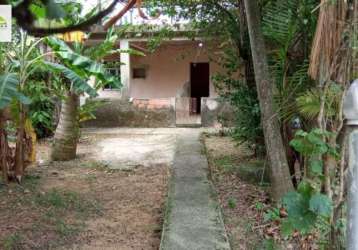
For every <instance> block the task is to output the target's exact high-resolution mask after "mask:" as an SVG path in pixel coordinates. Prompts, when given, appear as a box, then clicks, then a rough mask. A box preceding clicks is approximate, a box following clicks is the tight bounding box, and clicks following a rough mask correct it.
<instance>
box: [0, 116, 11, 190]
mask: <svg viewBox="0 0 358 250" xmlns="http://www.w3.org/2000/svg"><path fill="white" fill-rule="evenodd" d="M4 116H5V115H4V111H3V110H0V164H1V165H0V166H1V167H0V169H1V171H2V179H3V182H4V183H5V184H7V183H8V181H9V176H8V171H9V169H8V162H7V156H8V152H7V150H8V143H7V136H6V131H5V121H6V120H5V117H4Z"/></svg>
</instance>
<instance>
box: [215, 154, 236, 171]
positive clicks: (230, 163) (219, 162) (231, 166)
mask: <svg viewBox="0 0 358 250" xmlns="http://www.w3.org/2000/svg"><path fill="white" fill-rule="evenodd" d="M214 164H215V166H216V167H217V168H218V170H220V171H223V172H225V173H228V172H233V171H234V170H235V169H236V166H235V160H234V159H233V157H232V156H223V157H220V158H216V159H214Z"/></svg>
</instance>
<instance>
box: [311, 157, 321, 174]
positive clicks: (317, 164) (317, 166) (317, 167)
mask: <svg viewBox="0 0 358 250" xmlns="http://www.w3.org/2000/svg"><path fill="white" fill-rule="evenodd" d="M309 163H310V165H309V166H310V169H311V171H312V172H313V173H314V174H317V175H320V174H322V172H323V162H322V161H321V160H311V161H310V162H309Z"/></svg>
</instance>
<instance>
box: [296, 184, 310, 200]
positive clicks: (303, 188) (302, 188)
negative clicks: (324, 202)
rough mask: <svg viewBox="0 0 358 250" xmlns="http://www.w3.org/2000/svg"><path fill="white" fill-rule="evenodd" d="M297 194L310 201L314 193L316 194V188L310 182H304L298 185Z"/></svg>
mask: <svg viewBox="0 0 358 250" xmlns="http://www.w3.org/2000/svg"><path fill="white" fill-rule="evenodd" d="M297 192H299V193H300V194H301V195H302V196H303V198H304V199H305V200H309V199H310V197H311V195H312V193H313V192H314V188H313V187H312V185H311V184H310V183H309V182H308V181H305V180H303V181H301V183H300V184H299V185H298V187H297Z"/></svg>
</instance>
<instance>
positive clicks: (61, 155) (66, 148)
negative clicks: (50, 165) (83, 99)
mask: <svg viewBox="0 0 358 250" xmlns="http://www.w3.org/2000/svg"><path fill="white" fill-rule="evenodd" d="M78 106H79V97H78V95H77V94H75V93H72V92H71V91H69V92H68V95H67V97H66V99H65V100H63V101H62V108H61V114H60V120H59V123H58V126H57V128H56V132H55V139H54V144H53V146H52V152H51V159H52V160H53V161H68V160H72V159H74V158H76V150H77V142H78V136H79V125H78Z"/></svg>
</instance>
